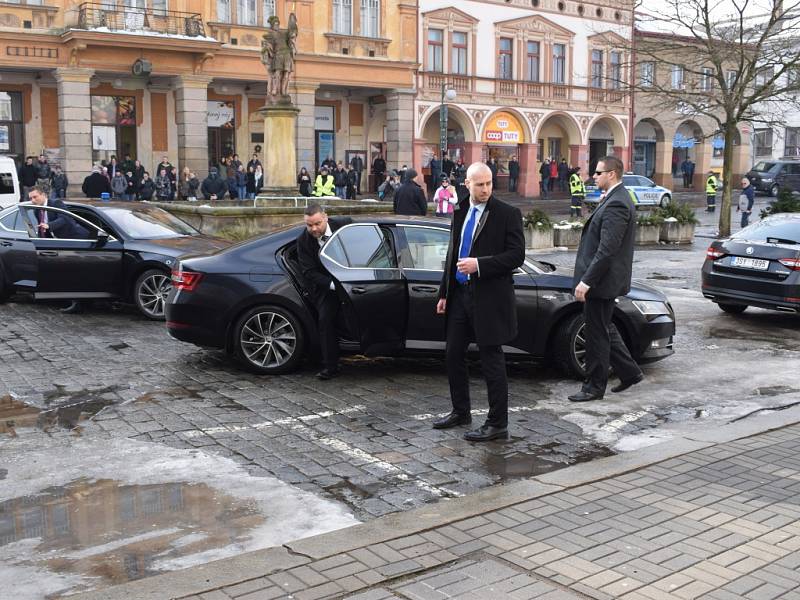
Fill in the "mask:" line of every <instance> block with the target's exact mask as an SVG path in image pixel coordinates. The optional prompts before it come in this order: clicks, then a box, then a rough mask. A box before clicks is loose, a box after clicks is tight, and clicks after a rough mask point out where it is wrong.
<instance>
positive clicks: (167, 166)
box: [153, 154, 172, 176]
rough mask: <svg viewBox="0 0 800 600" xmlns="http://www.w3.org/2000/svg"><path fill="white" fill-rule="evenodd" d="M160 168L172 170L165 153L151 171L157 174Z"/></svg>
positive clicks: (167, 170)
mask: <svg viewBox="0 0 800 600" xmlns="http://www.w3.org/2000/svg"><path fill="white" fill-rule="evenodd" d="M161 169H164V170H165V171H166V172H167V173H169V172H170V171H171V170H172V163H170V162H169V160H168V159H167V155H166V154H165V155H163V156H162V157H161V162H160V163H158V164H157V165H156V168H155V170H154V171H153V173H155V174H156V176H158V174H159V173H161Z"/></svg>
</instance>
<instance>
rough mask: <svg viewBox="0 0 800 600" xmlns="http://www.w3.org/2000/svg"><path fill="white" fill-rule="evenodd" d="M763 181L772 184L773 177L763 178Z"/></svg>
mask: <svg viewBox="0 0 800 600" xmlns="http://www.w3.org/2000/svg"><path fill="white" fill-rule="evenodd" d="M761 181H763V182H764V183H770V182H771V181H772V177H762V178H761Z"/></svg>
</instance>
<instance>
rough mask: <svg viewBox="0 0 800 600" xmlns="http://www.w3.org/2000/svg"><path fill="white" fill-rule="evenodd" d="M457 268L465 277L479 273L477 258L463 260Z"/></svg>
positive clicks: (458, 263)
mask: <svg viewBox="0 0 800 600" xmlns="http://www.w3.org/2000/svg"><path fill="white" fill-rule="evenodd" d="M456 268H457V269H458V272H459V273H463V274H464V275H472V274H473V273H477V272H478V259H477V258H471V257H467V258H462V259H460V260H459V261H458V262H457V263H456Z"/></svg>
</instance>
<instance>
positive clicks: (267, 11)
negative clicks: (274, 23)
mask: <svg viewBox="0 0 800 600" xmlns="http://www.w3.org/2000/svg"><path fill="white" fill-rule="evenodd" d="M263 6H264V27H269V18H270V17H273V16H275V0H264V5H263Z"/></svg>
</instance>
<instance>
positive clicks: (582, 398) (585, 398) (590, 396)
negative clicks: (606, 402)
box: [567, 391, 603, 402]
mask: <svg viewBox="0 0 800 600" xmlns="http://www.w3.org/2000/svg"><path fill="white" fill-rule="evenodd" d="M567 398H568V399H569V401H570V402H590V401H592V400H602V399H603V394H597V393H595V392H583V391H581V392H578V393H577V394H572V396H567Z"/></svg>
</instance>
